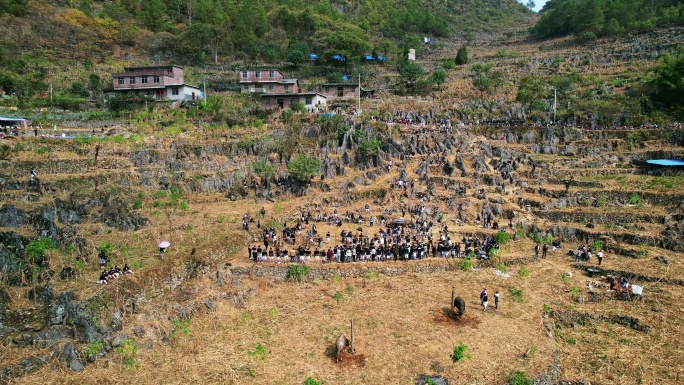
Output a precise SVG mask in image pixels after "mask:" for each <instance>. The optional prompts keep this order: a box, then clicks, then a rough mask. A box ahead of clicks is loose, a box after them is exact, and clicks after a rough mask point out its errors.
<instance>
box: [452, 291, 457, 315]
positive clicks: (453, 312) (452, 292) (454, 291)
mask: <svg viewBox="0 0 684 385" xmlns="http://www.w3.org/2000/svg"><path fill="white" fill-rule="evenodd" d="M455 291H456V288H455V287H453V286H452V287H451V314H452V315H453V314H454V295H455V294H454V293H455Z"/></svg>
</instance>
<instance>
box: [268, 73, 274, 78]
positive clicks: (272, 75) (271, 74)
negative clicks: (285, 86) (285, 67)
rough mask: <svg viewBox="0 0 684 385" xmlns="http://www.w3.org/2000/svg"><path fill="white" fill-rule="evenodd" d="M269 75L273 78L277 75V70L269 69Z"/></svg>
mask: <svg viewBox="0 0 684 385" xmlns="http://www.w3.org/2000/svg"><path fill="white" fill-rule="evenodd" d="M268 77H269V78H271V79H273V78H274V77H275V71H268Z"/></svg>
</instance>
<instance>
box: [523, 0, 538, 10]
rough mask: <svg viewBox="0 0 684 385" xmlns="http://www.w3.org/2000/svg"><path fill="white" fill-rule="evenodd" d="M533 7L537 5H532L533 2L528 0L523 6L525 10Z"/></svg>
mask: <svg viewBox="0 0 684 385" xmlns="http://www.w3.org/2000/svg"><path fill="white" fill-rule="evenodd" d="M535 5H537V4H535V3H534V0H529V1H528V2H527V3H526V4H525V6H526V7H527V8H529V9H534V6H535Z"/></svg>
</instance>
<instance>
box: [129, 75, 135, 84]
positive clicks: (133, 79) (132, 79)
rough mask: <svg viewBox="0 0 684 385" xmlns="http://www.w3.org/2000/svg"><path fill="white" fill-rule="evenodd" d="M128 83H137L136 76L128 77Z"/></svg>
mask: <svg viewBox="0 0 684 385" xmlns="http://www.w3.org/2000/svg"><path fill="white" fill-rule="evenodd" d="M128 84H135V77H134V76H131V77H130V78H128Z"/></svg>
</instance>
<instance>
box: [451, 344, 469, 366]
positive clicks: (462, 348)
mask: <svg viewBox="0 0 684 385" xmlns="http://www.w3.org/2000/svg"><path fill="white" fill-rule="evenodd" d="M467 349H468V346H467V345H466V344H464V343H463V342H461V344H460V345H458V346H454V353H453V354H451V355H450V356H449V357H451V360H452V361H453V362H454V363H456V362H458V361H460V360H462V359H464V358H471V357H472V356H471V355H470V354H467V353H466V350H467Z"/></svg>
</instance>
